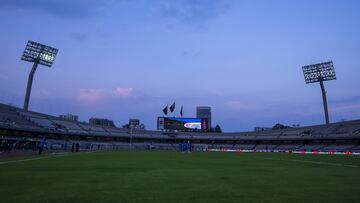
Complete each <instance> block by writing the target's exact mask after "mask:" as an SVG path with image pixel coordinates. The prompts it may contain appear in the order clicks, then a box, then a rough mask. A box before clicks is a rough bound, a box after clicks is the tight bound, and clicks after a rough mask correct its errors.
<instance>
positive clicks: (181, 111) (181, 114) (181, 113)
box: [180, 106, 183, 117]
mask: <svg viewBox="0 0 360 203" xmlns="http://www.w3.org/2000/svg"><path fill="white" fill-rule="evenodd" d="M180 116H181V117H183V106H181V110H180Z"/></svg>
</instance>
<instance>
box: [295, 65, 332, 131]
mask: <svg viewBox="0 0 360 203" xmlns="http://www.w3.org/2000/svg"><path fill="white" fill-rule="evenodd" d="M302 69H303V72H304V77H305V82H306V84H309V83H315V82H319V83H320V88H321V93H322V98H323V105H324V114H325V122H326V125H329V123H330V122H329V112H328V107H327V100H326V91H325V86H324V81H327V80H336V75H335V69H334V65H333V62H332V61H328V62H324V63H317V64H312V65H308V66H303V67H302Z"/></svg>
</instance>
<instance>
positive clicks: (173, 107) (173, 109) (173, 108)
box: [170, 102, 175, 112]
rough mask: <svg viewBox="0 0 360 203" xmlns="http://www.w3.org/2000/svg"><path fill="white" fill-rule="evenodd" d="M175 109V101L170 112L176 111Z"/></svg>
mask: <svg viewBox="0 0 360 203" xmlns="http://www.w3.org/2000/svg"><path fill="white" fill-rule="evenodd" d="M174 111H175V102H174V103H173V104H172V105H171V106H170V112H174Z"/></svg>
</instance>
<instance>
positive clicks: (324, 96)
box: [320, 80, 330, 125]
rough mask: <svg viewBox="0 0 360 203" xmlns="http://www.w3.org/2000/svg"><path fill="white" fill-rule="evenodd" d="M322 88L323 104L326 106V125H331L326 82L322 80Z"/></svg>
mask: <svg viewBox="0 0 360 203" xmlns="http://www.w3.org/2000/svg"><path fill="white" fill-rule="evenodd" d="M320 88H321V93H322V98H323V104H324V113H325V122H326V125H329V124H330V122H329V112H328V107H327V99H326V90H325V86H324V82H323V81H322V80H320Z"/></svg>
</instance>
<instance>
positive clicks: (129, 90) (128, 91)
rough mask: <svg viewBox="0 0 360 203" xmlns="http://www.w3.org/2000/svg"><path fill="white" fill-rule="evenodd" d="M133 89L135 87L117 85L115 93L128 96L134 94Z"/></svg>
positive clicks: (119, 95)
mask: <svg viewBox="0 0 360 203" xmlns="http://www.w3.org/2000/svg"><path fill="white" fill-rule="evenodd" d="M133 91H134V89H133V88H132V87H117V88H116V89H115V90H114V95H115V96H116V97H121V98H128V97H131V96H132V95H133Z"/></svg>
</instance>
